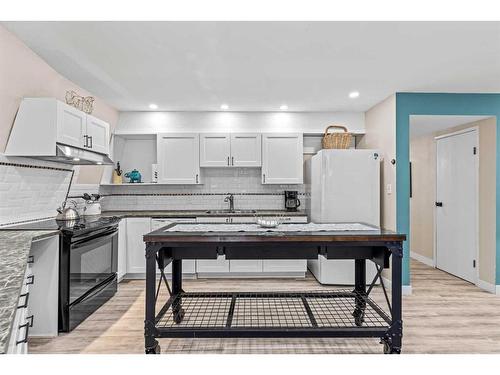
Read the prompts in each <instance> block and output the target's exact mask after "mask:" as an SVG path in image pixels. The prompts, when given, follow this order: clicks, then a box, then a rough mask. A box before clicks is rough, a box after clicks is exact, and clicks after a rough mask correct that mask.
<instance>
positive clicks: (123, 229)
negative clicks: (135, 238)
mask: <svg viewBox="0 0 500 375" xmlns="http://www.w3.org/2000/svg"><path fill="white" fill-rule="evenodd" d="M117 273H118V282H120V281H121V280H122V279H123V277H124V276H125V274H126V273H127V219H125V218H123V219H121V220H120V224H118V270H117Z"/></svg>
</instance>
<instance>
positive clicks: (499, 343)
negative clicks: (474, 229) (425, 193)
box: [29, 260, 500, 354]
mask: <svg viewBox="0 0 500 375" xmlns="http://www.w3.org/2000/svg"><path fill="white" fill-rule="evenodd" d="M411 270H412V287H413V294H412V295H411V296H404V301H403V319H404V339H403V353H500V297H497V296H495V295H493V294H490V293H487V292H485V291H482V290H481V289H479V288H477V287H476V286H474V285H472V284H469V283H467V282H465V281H462V280H460V279H458V278H456V277H453V276H451V275H449V274H447V273H445V272H443V271H439V270H437V269H434V268H431V267H428V266H426V265H424V264H422V263H419V262H417V261H414V260H412V264H411ZM321 288H326V287H322V286H321V285H319V284H318V283H317V282H316V280H315V279H314V278H313V277H312V276H310V275H309V276H308V277H307V278H305V279H259V280H256V279H237V280H235V279H217V280H214V279H211V280H207V279H204V280H186V281H184V289H185V290H188V291H195V290H196V291H209V290H226V291H232V290H238V291H244V290H247V291H258V290H262V291H267V290H270V291H272V290H313V289H321ZM373 295H374V299H375V300H376V301H377V303H379V304H380V305H382V304H383V296H382V292H381V290H380V288H377V290H375V291H374V292H373ZM143 321H144V281H140V280H137V281H127V282H123V283H121V284H119V290H118V293H117V294H116V295H115V296H114V297H113V298H112V299H111V300H110V301H109V302H108V303H106V304H105V305H104V306H102V307H101V308H100V309H99V310H98V311H96V312H95V313H94V314H93V315H92V316H91V317H90V318H88V319H87V320H86V321H84V322H83V323H82V324H80V325H79V326H78V327H77V328H76V329H75V330H73V331H72V332H70V333H68V334H63V335H60V336H59V337H57V338H52V339H40V338H37V339H31V340H30V345H29V350H30V353H144V337H143ZM159 341H160V345H161V348H162V353H221V354H226V353H228V354H229V353H240V354H246V353H258V354H264V353H272V354H279V353H288V354H299V353H306V354H317V353H329V354H341V353H377V354H379V353H381V352H382V345H380V344H378V340H377V339H317V338H311V339H159Z"/></svg>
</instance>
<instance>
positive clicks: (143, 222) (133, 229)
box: [127, 217, 151, 274]
mask: <svg viewBox="0 0 500 375" xmlns="http://www.w3.org/2000/svg"><path fill="white" fill-rule="evenodd" d="M149 232H151V219H150V218H149V217H141V218H136V217H134V218H128V219H127V273H141V274H143V273H145V272H146V257H145V254H146V252H145V249H146V245H145V244H144V241H143V239H142V236H143V235H145V234H147V233H149Z"/></svg>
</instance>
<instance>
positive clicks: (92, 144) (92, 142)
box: [89, 136, 94, 148]
mask: <svg viewBox="0 0 500 375" xmlns="http://www.w3.org/2000/svg"><path fill="white" fill-rule="evenodd" d="M89 139H90V146H89V148H93V147H94V141H93V139H92V136H89Z"/></svg>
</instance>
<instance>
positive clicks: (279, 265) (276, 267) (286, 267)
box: [262, 259, 307, 273]
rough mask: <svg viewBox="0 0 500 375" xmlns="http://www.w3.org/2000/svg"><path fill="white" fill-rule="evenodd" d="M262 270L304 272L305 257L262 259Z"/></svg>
mask: <svg viewBox="0 0 500 375" xmlns="http://www.w3.org/2000/svg"><path fill="white" fill-rule="evenodd" d="M262 270H263V272H279V273H281V272H294V273H295V272H304V273H305V272H306V270H307V261H306V260H305V259H277V260H274V259H273V260H269V259H266V260H264V264H263V267H262Z"/></svg>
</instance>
